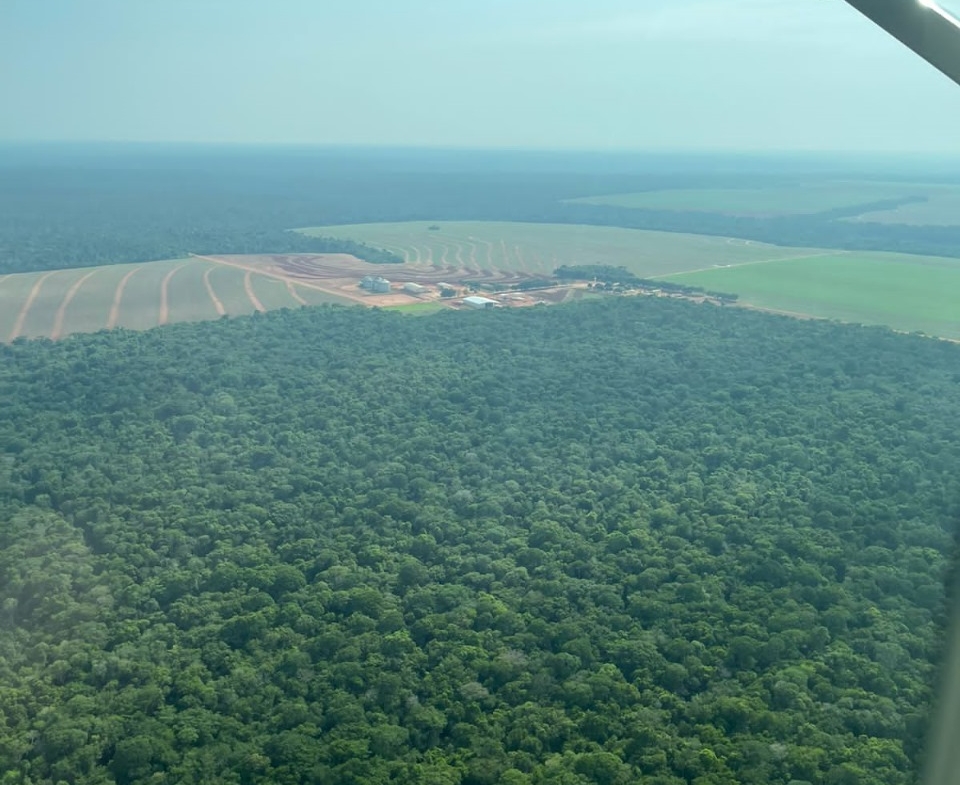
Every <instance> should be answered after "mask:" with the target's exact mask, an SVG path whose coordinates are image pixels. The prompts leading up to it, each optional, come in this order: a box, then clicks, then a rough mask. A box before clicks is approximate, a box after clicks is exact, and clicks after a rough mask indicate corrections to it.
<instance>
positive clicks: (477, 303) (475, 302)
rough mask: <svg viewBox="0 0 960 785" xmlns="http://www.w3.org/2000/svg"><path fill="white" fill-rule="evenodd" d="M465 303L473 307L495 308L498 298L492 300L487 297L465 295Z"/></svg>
mask: <svg viewBox="0 0 960 785" xmlns="http://www.w3.org/2000/svg"><path fill="white" fill-rule="evenodd" d="M463 304H464V305H469V306H470V307H471V308H495V307H496V306H497V305H498V303H497V301H496V300H490V299H488V298H486V297H464V298H463Z"/></svg>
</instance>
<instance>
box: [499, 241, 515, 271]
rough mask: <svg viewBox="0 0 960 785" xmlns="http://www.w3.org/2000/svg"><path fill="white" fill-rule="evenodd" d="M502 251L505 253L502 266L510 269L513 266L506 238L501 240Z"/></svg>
mask: <svg viewBox="0 0 960 785" xmlns="http://www.w3.org/2000/svg"><path fill="white" fill-rule="evenodd" d="M500 253H502V254H503V260H502V261H503V265H502V266H503V267H506V268H507V269H509V268H510V267H512V265H511V263H510V251H509V250H507V241H506V240H503V239H501V240H500Z"/></svg>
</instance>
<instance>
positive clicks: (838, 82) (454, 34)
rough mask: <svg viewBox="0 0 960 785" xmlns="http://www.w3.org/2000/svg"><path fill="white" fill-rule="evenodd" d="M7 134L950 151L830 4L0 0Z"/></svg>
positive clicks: (859, 32)
mask: <svg viewBox="0 0 960 785" xmlns="http://www.w3.org/2000/svg"><path fill="white" fill-rule="evenodd" d="M0 107H2V110H0V141H8V142H9V141H31V142H32V141H46V140H64V141H155V142H204V143H210V142H228V143H269V144H274V143H291V144H351V145H390V146H423V147H457V148H533V149H578V150H579V149H584V150H673V151H682V150H718V151H740V150H750V151H782V150H804V151H864V152H908V153H909V152H915V153H936V154H940V153H945V154H951V155H954V156H956V155H958V154H960V134H958V133H957V129H958V128H960V88H958V87H956V86H954V85H953V84H952V83H951V82H949V81H948V80H947V79H946V77H944V76H942V75H940V74H939V73H938V72H936V71H934V70H933V69H932V68H931V67H930V66H928V65H927V64H926V63H924V62H922V61H921V60H919V58H917V57H916V56H915V55H913V54H912V53H910V52H908V51H907V50H905V49H903V48H902V47H901V46H900V45H899V44H898V43H896V42H895V41H893V40H892V39H890V38H888V37H887V36H886V34H885V33H883V32H882V31H880V30H878V29H877V28H875V27H874V26H873V25H872V24H871V23H870V22H868V21H867V20H866V19H864V18H863V17H861V16H860V15H859V14H858V13H857V12H856V11H854V10H852V9H851V8H850V7H849V6H847V4H846V3H845V2H843V1H842V0H162V2H161V0H156V1H155V2H154V1H153V0H43V2H37V0H0Z"/></svg>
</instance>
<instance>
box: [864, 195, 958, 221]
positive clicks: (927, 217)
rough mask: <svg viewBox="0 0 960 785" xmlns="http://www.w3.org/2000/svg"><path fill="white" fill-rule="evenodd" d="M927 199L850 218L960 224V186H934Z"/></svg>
mask: <svg viewBox="0 0 960 785" xmlns="http://www.w3.org/2000/svg"><path fill="white" fill-rule="evenodd" d="M925 196H926V197H927V201H925V202H915V203H912V204H904V205H901V206H900V207H897V208H895V209H893V210H881V211H878V212H873V213H864V214H863V215H858V216H857V217H856V218H851V219H848V220H852V221H864V222H873V223H888V224H910V225H913V226H957V225H960V188H954V187H950V186H944V187H939V188H932V189H930V190H929V191H928V193H926V194H925Z"/></svg>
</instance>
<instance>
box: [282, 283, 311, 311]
mask: <svg viewBox="0 0 960 785" xmlns="http://www.w3.org/2000/svg"><path fill="white" fill-rule="evenodd" d="M285 283H286V284H287V291H288V292H290V296H291V297H292V298H293V299H294V300H296V301H297V302H298V303H300V305H310V303H308V302H307V301H306V300H304V299H303V298H302V297H301V296H300V293H299V292H298V291H297V287H295V286H294V285H293V281H285Z"/></svg>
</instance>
